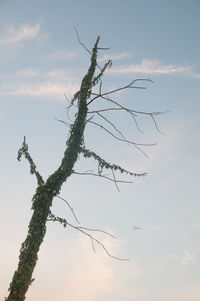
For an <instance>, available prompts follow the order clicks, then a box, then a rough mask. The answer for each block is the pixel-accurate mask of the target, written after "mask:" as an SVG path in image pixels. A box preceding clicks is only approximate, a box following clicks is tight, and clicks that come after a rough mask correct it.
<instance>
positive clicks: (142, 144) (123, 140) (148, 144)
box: [88, 120, 157, 158]
mask: <svg viewBox="0 0 200 301" xmlns="http://www.w3.org/2000/svg"><path fill="white" fill-rule="evenodd" d="M88 122H90V123H92V124H94V125H96V126H98V127H100V128H101V129H103V130H104V131H106V132H107V133H108V134H110V135H111V136H112V137H114V138H115V139H117V140H119V141H122V142H127V143H129V144H132V145H133V146H134V147H135V148H137V149H138V150H139V151H140V152H141V153H143V155H144V156H145V157H146V158H149V157H148V156H147V154H146V153H145V152H144V151H143V150H142V149H141V148H140V147H139V146H155V145H157V143H136V142H133V141H130V140H127V139H122V138H119V137H117V136H115V135H114V134H113V133H112V132H110V131H109V130H108V129H106V128H105V127H104V126H103V125H101V124H99V123H97V122H94V121H91V120H90V121H88Z"/></svg>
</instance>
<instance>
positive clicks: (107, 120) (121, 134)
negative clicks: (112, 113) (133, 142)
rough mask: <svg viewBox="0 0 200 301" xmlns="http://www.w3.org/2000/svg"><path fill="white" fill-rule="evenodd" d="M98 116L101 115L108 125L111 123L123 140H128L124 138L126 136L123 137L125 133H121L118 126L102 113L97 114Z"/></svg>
mask: <svg viewBox="0 0 200 301" xmlns="http://www.w3.org/2000/svg"><path fill="white" fill-rule="evenodd" d="M97 115H99V116H100V117H101V118H103V119H104V120H105V121H106V122H107V123H109V124H110V125H111V126H112V127H113V128H114V129H115V131H116V132H118V133H119V134H120V136H121V137H122V138H123V139H126V138H125V137H124V135H123V133H122V132H121V131H120V130H118V129H117V128H116V126H115V125H114V123H112V122H111V121H110V120H109V119H107V118H106V117H105V116H103V115H102V114H101V113H99V112H97Z"/></svg>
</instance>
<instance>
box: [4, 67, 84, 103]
mask: <svg viewBox="0 0 200 301" xmlns="http://www.w3.org/2000/svg"><path fill="white" fill-rule="evenodd" d="M16 75H17V78H16V81H17V82H18V83H16V82H15V83H13V78H12V82H10V83H9V84H2V85H1V86H0V94H1V95H28V96H48V97H53V98H57V99H62V100H65V96H64V94H66V95H67V97H69V98H70V97H72V96H73V95H74V93H75V92H77V91H78V90H79V88H80V85H79V84H78V82H77V80H76V79H74V78H73V77H71V76H70V74H69V73H68V72H67V71H66V70H64V69H53V70H51V71H49V72H48V73H43V72H41V71H40V70H34V69H24V70H21V71H19V72H18V73H17V74H16ZM19 76H20V77H21V78H19ZM24 77H25V78H26V81H25V83H24V82H23V80H24ZM34 79H35V80H34Z"/></svg>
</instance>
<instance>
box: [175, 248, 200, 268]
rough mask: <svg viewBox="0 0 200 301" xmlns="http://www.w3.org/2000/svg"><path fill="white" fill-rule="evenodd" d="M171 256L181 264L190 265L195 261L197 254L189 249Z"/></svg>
mask: <svg viewBox="0 0 200 301" xmlns="http://www.w3.org/2000/svg"><path fill="white" fill-rule="evenodd" d="M171 257H172V258H173V259H175V260H177V261H178V262H179V263H180V264H181V265H188V264H191V263H193V262H195V256H194V254H193V253H192V252H191V251H189V250H184V252H183V253H182V254H172V255H171Z"/></svg>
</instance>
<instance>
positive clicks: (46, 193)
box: [5, 37, 100, 301]
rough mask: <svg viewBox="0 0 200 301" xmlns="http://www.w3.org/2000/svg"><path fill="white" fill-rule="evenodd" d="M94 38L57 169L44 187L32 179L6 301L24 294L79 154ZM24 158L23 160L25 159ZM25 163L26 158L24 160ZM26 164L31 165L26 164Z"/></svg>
mask: <svg viewBox="0 0 200 301" xmlns="http://www.w3.org/2000/svg"><path fill="white" fill-rule="evenodd" d="M99 39H100V37H98V38H97V40H96V43H95V45H94V48H93V50H92V54H91V64H90V67H89V69H88V72H87V74H86V75H85V76H84V78H83V80H82V83H81V87H80V91H79V92H78V93H77V94H76V98H77V99H78V113H77V117H76V119H75V122H74V124H73V126H72V129H71V133H70V137H69V139H68V140H67V142H66V150H65V153H64V157H63V159H62V162H61V165H60V166H59V168H58V169H57V170H56V171H55V172H54V173H53V174H52V175H50V176H49V178H48V179H47V181H46V183H44V182H43V180H42V177H41V176H40V175H39V173H38V172H36V171H35V170H31V173H35V174H36V177H37V178H38V175H39V176H40V181H38V187H37V189H36V193H35V195H34V196H33V205H32V209H33V215H32V218H31V220H30V223H29V227H28V235H27V237H26V239H25V241H24V242H23V243H22V245H21V249H20V255H19V263H18V268H17V270H16V271H15V273H14V276H13V279H12V282H11V284H10V287H9V295H8V297H7V298H6V299H5V300H6V301H23V300H25V298H26V296H25V295H26V293H27V290H28V288H29V286H30V285H31V283H32V281H33V279H32V274H33V271H34V268H35V266H36V262H37V258H38V255H37V254H38V252H39V249H40V245H41V243H42V242H43V239H44V236H45V233H46V222H47V218H48V215H49V212H50V208H51V206H52V200H53V198H54V197H55V196H56V195H58V194H59V192H60V189H61V186H62V184H63V183H64V182H65V181H66V180H67V178H68V177H69V176H70V175H71V174H72V173H73V167H74V164H75V162H76V160H77V157H78V154H79V153H80V152H81V145H82V141H83V132H84V128H85V124H86V116H87V111H88V108H87V99H88V98H89V96H90V93H91V88H92V86H93V84H94V82H93V79H94V74H95V69H96V66H97V61H96V58H97V51H98V47H97V46H98V42H99ZM26 150H27V145H26V143H25V140H24V143H23V146H22V148H21V149H20V151H19V152H20V154H19V156H21V155H22V153H24V154H25V155H26V153H25V152H26ZM26 158H27V157H26ZM27 159H28V160H29V159H30V158H27ZM29 163H30V164H33V161H32V163H31V162H30V160H29ZM31 167H32V165H31ZM34 168H35V167H34Z"/></svg>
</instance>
